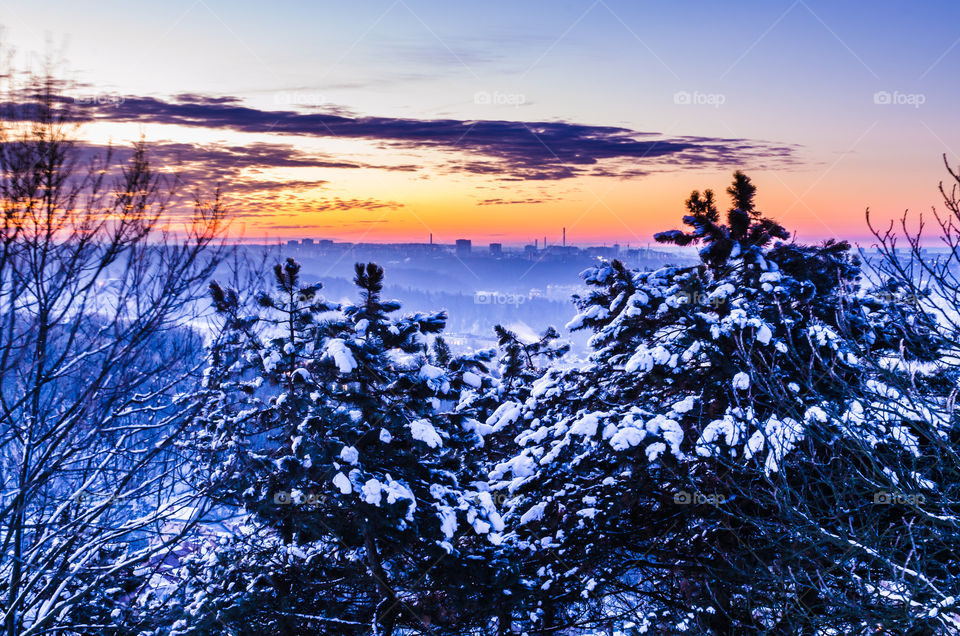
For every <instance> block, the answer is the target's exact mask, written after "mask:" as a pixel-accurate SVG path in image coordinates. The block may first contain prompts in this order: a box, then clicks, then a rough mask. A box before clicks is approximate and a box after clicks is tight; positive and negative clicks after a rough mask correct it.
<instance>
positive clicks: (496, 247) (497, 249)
mask: <svg viewBox="0 0 960 636" xmlns="http://www.w3.org/2000/svg"><path fill="white" fill-rule="evenodd" d="M490 256H503V243H491V244H490Z"/></svg>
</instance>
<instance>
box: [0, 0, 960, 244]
mask: <svg viewBox="0 0 960 636" xmlns="http://www.w3.org/2000/svg"><path fill="white" fill-rule="evenodd" d="M903 7H904V5H903V3H901V2H894V1H893V0H884V1H880V2H871V3H869V4H868V3H866V2H850V3H831V2H827V1H826V0H793V1H791V0H784V1H780V0H774V1H766V2H761V1H760V0H749V1H745V2H738V3H733V4H718V3H710V2H704V1H697V2H677V3H647V2H628V1H626V0H585V1H573V0H564V1H562V2H551V3H549V4H548V3H537V2H531V3H516V2H510V3H507V2H502V1H500V0H491V1H490V2H487V3H482V4H474V5H471V4H465V3H447V2H440V1H439V0H383V1H380V0H371V1H370V2H365V3H332V2H309V3H307V2H289V1H281V2H277V3H273V4H271V5H270V8H269V10H267V9H266V8H265V7H264V6H262V5H247V4H238V3H230V2H226V1H225V0H190V1H188V0H172V1H171V2H167V3H162V4H160V5H156V4H153V3H151V4H149V5H148V4H146V3H138V2H122V3H121V2H119V0H107V1H105V2H102V3H96V4H94V5H86V4H83V5H81V4H79V3H68V2H63V1H62V0H61V1H54V0H31V1H30V2H27V1H26V0H15V1H13V2H8V3H5V5H4V12H3V15H2V16H0V26H2V27H3V28H4V30H3V33H2V38H0V42H2V43H3V44H4V46H7V47H11V48H12V49H13V50H15V51H16V54H17V55H16V57H15V60H16V63H17V64H19V66H20V67H24V66H30V67H32V68H33V69H35V70H37V69H40V68H41V67H42V64H43V60H44V56H45V55H47V54H50V53H52V54H53V56H54V60H55V62H56V63H55V68H56V69H57V70H58V72H62V73H63V74H64V76H65V77H66V78H68V79H72V80H74V81H75V82H76V86H75V87H74V89H73V91H72V93H71V94H72V95H73V96H74V97H75V98H77V108H78V110H79V112H80V113H82V114H83V115H84V116H85V117H86V118H87V119H89V123H88V125H87V126H86V128H85V129H84V135H85V136H86V139H87V142H88V143H90V144H92V145H103V144H107V143H109V142H112V143H113V144H115V145H118V146H122V145H124V144H125V143H127V142H129V141H132V140H136V139H138V138H140V137H141V136H143V138H145V139H146V140H147V141H149V142H150V144H151V147H152V150H153V153H154V157H155V159H156V161H157V163H158V165H160V166H163V167H174V166H178V167H179V169H180V170H181V171H182V172H183V173H184V175H185V176H186V177H187V178H189V179H191V180H193V181H195V182H199V183H201V184H206V185H211V186H212V184H213V183H215V182H221V183H222V184H223V185H224V188H225V192H226V193H227V197H228V200H229V202H230V204H231V207H232V209H233V210H234V212H235V220H234V223H233V226H232V230H231V231H232V235H233V238H234V239H236V240H243V241H246V242H249V241H262V240H264V238H265V237H267V238H270V239H271V240H274V239H275V240H281V241H282V240H286V239H290V238H294V237H298V236H303V235H313V236H317V237H329V238H334V239H337V240H344V241H370V242H399V241H407V242H413V241H418V242H419V241H422V240H424V237H427V236H428V235H429V234H431V233H432V234H433V235H434V237H435V240H437V241H442V242H453V241H455V240H456V239H458V238H463V237H469V238H471V239H472V240H474V241H475V242H478V243H492V242H500V243H503V244H504V245H517V244H526V242H528V241H529V240H532V239H533V238H536V237H542V236H543V233H544V232H548V236H549V237H550V240H551V241H554V240H558V239H556V238H555V237H556V236H558V233H559V230H560V228H561V227H566V228H567V230H568V233H569V240H570V242H571V243H576V244H579V245H584V244H602V243H604V242H607V243H612V242H614V241H619V242H621V243H626V242H630V243H634V244H637V245H642V244H646V242H648V241H651V240H652V238H651V236H652V234H653V233H654V232H657V231H661V230H664V229H670V228H675V227H678V226H679V225H680V218H681V216H682V215H683V213H684V208H683V202H684V200H685V199H686V197H687V196H688V194H689V192H690V191H691V190H694V189H698V190H703V189H705V188H712V189H713V190H714V191H715V192H717V193H718V195H720V196H719V199H720V200H721V202H722V204H723V205H724V208H725V207H726V200H725V199H726V197H725V195H723V191H724V189H725V188H726V186H727V184H728V183H729V181H730V175H731V173H732V172H733V170H734V169H737V168H743V169H744V170H746V171H747V173H748V174H749V175H750V176H751V177H752V178H753V179H754V181H755V183H756V184H757V186H758V188H759V190H758V204H759V207H760V209H762V210H763V211H765V212H766V213H768V214H769V215H771V216H772V217H774V218H776V219H778V220H779V221H781V222H782V223H783V224H784V225H785V226H786V227H787V228H788V229H790V230H792V231H794V232H795V234H796V236H797V237H798V238H799V239H800V240H805V241H815V240H820V239H823V238H828V237H834V236H840V237H846V238H852V239H854V240H859V241H864V242H867V240H868V232H867V228H866V224H865V222H864V211H865V209H866V208H868V207H869V208H870V209H871V212H872V213H873V214H874V215H875V216H874V218H875V219H876V220H878V221H880V222H885V221H886V220H888V219H890V218H894V217H896V216H898V215H899V214H901V213H902V212H903V211H904V210H905V209H908V208H909V209H911V210H913V211H915V212H927V211H929V210H930V207H931V206H933V205H936V204H938V203H939V197H938V194H937V191H936V188H937V184H938V182H939V181H940V179H941V178H942V176H944V174H945V173H944V171H943V166H942V155H944V154H946V155H947V158H948V160H949V161H950V162H951V164H953V165H956V164H958V163H960V127H958V126H957V125H956V121H955V120H956V109H957V104H960V85H958V84H957V83H956V81H955V78H956V76H957V70H958V67H960V32H958V31H957V27H956V25H957V24H958V23H960V5H958V4H957V3H948V2H928V3H919V4H916V5H912V6H911V7H910V11H909V12H905V11H904V10H903ZM44 42H48V43H49V45H44Z"/></svg>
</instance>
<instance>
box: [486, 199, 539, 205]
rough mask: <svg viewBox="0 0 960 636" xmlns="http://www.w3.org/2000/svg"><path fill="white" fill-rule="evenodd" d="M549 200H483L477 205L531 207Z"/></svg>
mask: <svg viewBox="0 0 960 636" xmlns="http://www.w3.org/2000/svg"><path fill="white" fill-rule="evenodd" d="M548 200H549V199H533V198H528V199H482V200H480V201H477V205H530V204H535V203H544V202H546V201H548Z"/></svg>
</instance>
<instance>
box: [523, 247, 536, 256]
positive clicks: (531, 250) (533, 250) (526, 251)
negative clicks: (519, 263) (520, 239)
mask: <svg viewBox="0 0 960 636" xmlns="http://www.w3.org/2000/svg"><path fill="white" fill-rule="evenodd" d="M523 253H524V254H526V255H527V256H536V255H537V246H536V245H524V246H523Z"/></svg>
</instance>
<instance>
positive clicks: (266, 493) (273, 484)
mask: <svg viewBox="0 0 960 636" xmlns="http://www.w3.org/2000/svg"><path fill="white" fill-rule="evenodd" d="M299 275H300V266H299V265H298V264H297V263H296V262H295V261H293V260H288V261H287V262H286V263H285V264H283V265H278V266H277V268H276V270H275V277H276V291H275V293H273V294H264V295H262V296H261V297H260V300H259V306H258V307H257V308H256V312H255V314H254V315H252V316H249V315H246V312H245V308H243V307H241V306H240V305H239V303H238V302H237V301H236V294H235V293H233V292H229V291H226V290H223V289H221V288H219V287H214V290H213V292H214V301H215V303H216V305H217V307H218V309H219V310H220V311H221V313H222V314H223V315H224V316H225V318H226V325H225V329H226V330H227V331H229V332H231V333H230V334H229V335H228V337H225V338H223V341H224V342H226V343H229V344H228V346H226V347H222V348H220V349H218V350H217V351H214V364H213V367H212V368H211V371H210V373H209V374H208V381H209V382H210V383H211V386H215V387H220V388H221V392H220V395H219V398H218V400H217V402H216V403H214V404H211V406H210V416H209V432H208V433H207V436H206V438H205V439H204V440H203V448H204V449H205V453H206V455H207V457H208V461H209V470H210V475H211V477H212V481H213V483H214V484H216V485H217V486H218V495H219V497H220V498H221V500H223V501H224V502H225V503H230V502H231V500H232V502H233V503H237V504H242V505H243V506H244V508H245V509H246V510H247V511H248V512H249V513H251V515H252V517H253V518H252V520H251V522H250V524H248V527H247V529H246V530H245V531H244V533H243V536H242V537H239V538H238V543H235V544H234V545H232V546H230V548H229V549H222V548H218V549H217V550H215V551H208V553H207V554H205V555H204V556H203V557H202V558H203V559H206V560H208V561H209V562H213V563H215V564H216V567H215V568H214V569H213V571H214V572H215V573H219V574H217V577H219V578H218V580H213V581H210V582H209V584H210V591H209V592H204V593H202V594H200V595H198V597H197V598H198V599H199V601H197V602H195V603H194V604H193V606H191V607H190V608H188V609H189V611H188V614H191V615H193V616H195V617H196V618H195V619H194V621H193V623H194V625H203V624H206V622H205V621H209V620H210V616H216V617H217V620H221V621H223V620H227V617H229V620H230V621H233V623H232V624H234V625H250V624H254V623H255V624H257V625H260V626H261V628H262V629H263V630H265V631H271V630H276V629H295V630H296V631H298V633H329V630H331V629H334V631H339V630H342V631H343V632H344V633H352V632H365V631H367V630H370V629H373V630H382V632H383V633H387V634H389V633H391V632H392V631H393V630H394V629H395V628H397V627H398V626H399V625H408V626H411V627H413V628H418V627H422V625H423V624H424V623H426V624H430V625H437V624H444V623H449V624H457V621H458V619H460V618H461V616H459V615H458V612H459V611H460V608H463V607H465V606H466V605H467V604H468V603H472V604H474V605H476V604H478V600H477V598H475V595H474V594H473V592H472V591H471V590H469V589H467V590H464V589H460V590H459V591H458V589H457V588H458V586H459V587H460V588H462V587H463V586H465V585H466V584H467V583H468V582H469V581H470V580H472V578H473V575H474V573H473V572H472V568H473V569H475V565H473V564H472V563H471V561H470V560H469V559H468V558H467V557H468V555H467V554H465V552H466V550H464V548H465V547H470V546H472V545H474V544H476V543H477V542H478V539H477V537H480V538H482V542H481V543H489V542H490V540H491V539H492V540H493V542H496V541H497V540H498V536H499V532H500V531H501V530H502V522H501V520H500V517H499V515H498V513H497V511H496V507H495V505H494V502H493V501H492V498H491V496H490V494H489V493H486V492H480V491H478V490H477V489H476V488H475V487H474V485H473V483H472V482H473V481H475V480H476V478H477V477H478V476H479V473H478V472H477V470H478V469H477V457H471V454H470V452H469V451H470V449H472V448H473V447H475V446H476V445H477V444H478V443H479V442H480V441H481V440H480V438H479V437H478V435H477V430H476V428H477V416H478V412H477V411H476V408H475V407H473V406H472V405H471V399H470V397H469V396H470V394H471V393H475V392H476V391H478V390H480V391H482V390H484V387H486V388H487V389H489V388H490V387H491V382H492V379H491V378H490V377H489V375H488V373H487V364H488V362H489V361H490V359H491V356H492V354H491V353H490V352H481V353H479V354H476V355H472V356H463V357H455V356H453V355H452V354H451V353H450V351H449V348H448V347H446V346H445V345H444V343H442V341H441V342H439V343H437V342H435V343H434V345H433V347H431V346H430V338H431V337H432V336H434V335H435V334H438V333H439V332H440V331H441V330H442V329H443V326H444V322H445V314H444V313H443V312H440V313H430V314H414V315H407V316H397V315H396V312H397V310H398V309H399V308H400V306H399V304H398V303H396V302H394V301H388V300H384V299H382V298H381V292H382V289H383V279H384V274H383V270H382V268H380V267H379V266H377V265H375V264H373V263H370V264H367V265H360V264H358V265H357V267H356V277H355V281H354V282H355V283H356V285H357V286H358V288H359V292H360V301H359V302H358V303H357V304H355V305H347V306H340V307H334V306H332V305H329V304H327V303H325V302H324V301H322V299H320V298H319V296H318V295H317V292H318V290H319V286H318V285H309V286H304V285H302V284H301V283H300V280H299ZM488 537H489V538H488ZM245 546H249V548H245ZM238 553H239V559H238V558H237V556H238ZM245 554H248V555H250V556H249V557H246V556H244V555H245ZM224 558H226V559H228V560H229V561H232V562H233V563H231V562H226V561H224ZM234 564H236V565H234ZM238 568H239V569H241V570H244V569H246V568H249V569H247V570H246V571H245V572H244V571H240V572H238V571H237V570H238ZM217 577H215V578H217ZM248 579H252V581H251V580H248ZM245 580H246V583H245V584H244V585H241V584H240V582H241V581H245ZM229 590H233V592H234V594H232V595H231V594H226V595H225V594H224V592H226V591H229ZM444 590H447V592H444ZM215 592H216V593H215ZM237 594H239V595H240V596H242V597H245V602H244V603H243V605H242V607H244V608H245V610H246V611H242V612H232V613H231V612H227V611H226V608H229V607H231V606H233V607H236V606H237V605H238V599H237V598H236V595H237ZM448 598H449V599H458V602H457V603H448V602H446V601H447V600H448ZM250 599H254V602H250ZM463 611H464V612H465V613H466V614H469V613H470V612H471V611H472V610H471V609H470V608H466V609H464V610H463ZM484 613H486V611H485V612H484ZM337 621H340V622H337ZM334 623H336V627H331V625H334ZM358 625H364V627H359V626H358Z"/></svg>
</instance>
